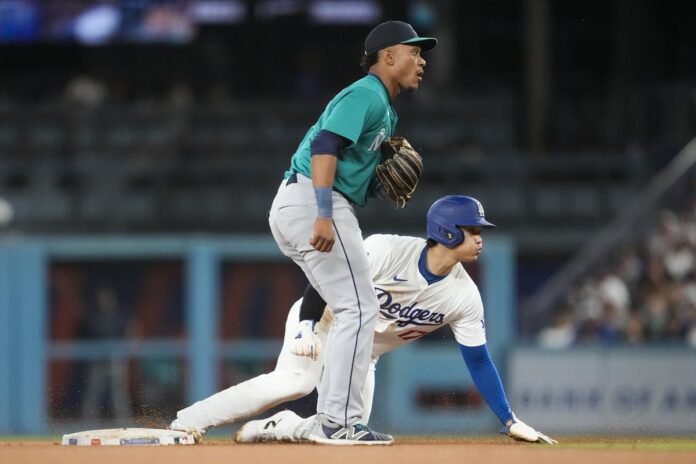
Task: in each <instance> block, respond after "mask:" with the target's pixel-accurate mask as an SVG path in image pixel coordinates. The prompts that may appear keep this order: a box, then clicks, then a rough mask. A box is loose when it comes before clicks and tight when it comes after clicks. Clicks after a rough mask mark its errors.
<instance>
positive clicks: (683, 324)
mask: <svg viewBox="0 0 696 464" xmlns="http://www.w3.org/2000/svg"><path fill="white" fill-rule="evenodd" d="M695 212H696V199H692V202H691V203H690V204H689V205H688V206H687V208H686V209H685V211H684V212H683V213H682V214H677V212H675V211H669V210H665V211H662V212H660V214H659V222H658V225H657V226H656V228H655V230H654V231H652V232H651V233H648V234H647V235H646V236H645V237H643V239H642V242H639V243H637V244H635V245H633V246H629V247H626V248H625V249H624V250H622V251H621V253H620V254H619V256H618V257H617V258H616V259H610V260H609V262H607V263H605V264H604V265H603V270H602V271H601V272H599V273H596V274H590V275H587V276H585V277H584V278H583V279H582V280H581V281H580V282H579V283H578V284H576V285H575V286H574V287H573V288H572V289H571V290H570V291H569V292H568V295H567V297H566V300H567V303H568V307H567V308H565V309H563V311H561V312H559V313H558V314H557V315H556V318H555V319H554V322H553V324H552V325H551V326H550V327H547V328H545V329H543V330H542V331H541V332H540V333H539V335H538V339H537V340H538V342H539V344H540V345H542V346H545V347H549V348H559V347H563V346H568V345H570V344H573V343H574V344H597V343H601V344H605V345H613V344H619V343H627V344H630V345H635V344H639V343H684V342H686V343H688V344H690V345H692V346H696V214H695Z"/></svg>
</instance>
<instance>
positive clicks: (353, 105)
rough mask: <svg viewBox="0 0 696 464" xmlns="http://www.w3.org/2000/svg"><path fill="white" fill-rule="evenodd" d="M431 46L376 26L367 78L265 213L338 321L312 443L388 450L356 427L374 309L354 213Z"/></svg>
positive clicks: (403, 30)
mask: <svg viewBox="0 0 696 464" xmlns="http://www.w3.org/2000/svg"><path fill="white" fill-rule="evenodd" d="M436 44H437V40H436V39H434V38H428V37H419V36H418V34H417V33H416V31H414V30H413V28H412V27H411V26H410V25H409V24H407V23H403V22H400V21H388V22H385V23H382V24H380V25H378V26H377V27H375V28H374V29H373V30H372V31H371V32H370V33H369V34H368V36H367V37H366V39H365V55H364V57H363V63H362V65H363V68H364V69H365V70H366V71H367V72H368V75H367V76H365V77H364V78H362V79H360V80H358V81H357V82H355V83H353V84H352V85H350V86H348V87H347V88H345V89H344V90H342V91H341V92H339V93H338V95H336V96H335V97H334V98H333V99H332V100H331V101H330V102H329V104H328V105H327V106H326V109H325V110H324V112H323V113H322V115H321V116H320V117H319V119H318V120H317V122H316V123H315V124H314V125H313V126H312V127H311V128H310V129H309V131H308V132H307V134H306V135H305V136H304V138H303V139H302V142H301V143H300V145H299V147H298V148H297V151H296V152H295V154H294V155H293V157H292V160H291V163H290V169H289V170H288V171H287V172H286V173H285V178H284V180H283V182H282V183H281V185H280V187H279V189H278V193H277V194H276V197H275V199H274V201H273V205H272V206H271V211H270V215H269V224H270V227H271V232H272V233H273V237H274V238H275V240H276V242H277V243H278V246H279V247H280V249H281V251H282V252H283V253H284V254H285V255H286V256H288V257H290V258H291V259H292V260H293V261H295V262H296V263H297V264H298V265H299V266H300V267H301V268H302V270H303V271H304V273H305V275H306V276H307V278H308V280H309V282H310V283H311V285H312V286H313V287H314V288H315V289H316V291H317V292H318V293H319V294H320V295H321V297H322V298H323V299H324V300H325V301H326V302H327V304H328V305H329V306H330V307H331V308H333V309H334V312H335V314H336V322H335V324H334V326H333V329H332V330H331V333H330V334H329V336H328V339H327V343H326V351H325V359H326V366H325V368H324V374H323V377H322V381H321V384H320V386H319V388H318V392H319V398H318V402H317V416H316V417H317V419H316V421H315V422H316V423H315V427H314V429H313V431H312V433H311V435H310V439H311V440H312V441H314V442H316V443H325V444H340V445H345V444H356V445H360V444H365V445H384V444H391V443H392V442H393V437H391V436H390V435H387V434H382V433H378V432H375V431H372V430H370V429H369V428H368V427H367V426H366V425H364V424H361V423H360V418H361V416H362V413H363V403H362V397H361V394H360V392H361V390H362V387H363V383H364V381H365V378H366V373H367V369H368V366H369V364H370V353H371V351H372V334H373V331H374V328H375V324H376V320H377V319H376V318H377V311H378V307H379V304H378V301H377V296H376V294H375V292H374V290H373V288H372V282H371V280H370V274H369V264H368V261H367V256H366V253H365V249H364V247H363V238H362V232H361V230H360V226H359V224H358V221H357V219H356V216H355V212H354V210H353V205H357V206H363V205H365V203H366V202H367V199H368V198H369V197H370V196H373V195H374V194H375V185H376V182H375V166H376V165H377V164H378V163H379V161H380V160H381V153H380V145H381V143H382V142H383V141H384V140H385V139H388V138H390V137H392V135H393V134H394V128H395V125H396V121H397V114H396V111H394V108H393V107H392V101H393V100H394V99H395V98H396V97H397V96H398V95H399V94H400V93H401V92H404V91H405V92H413V91H415V90H417V89H418V87H419V86H420V83H421V82H422V79H423V78H422V76H423V72H424V69H423V68H424V67H425V60H424V59H423V57H422V56H421V52H423V51H426V50H429V49H431V48H433V47H434V46H435V45H436Z"/></svg>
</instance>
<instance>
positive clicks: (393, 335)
mask: <svg viewBox="0 0 696 464" xmlns="http://www.w3.org/2000/svg"><path fill="white" fill-rule="evenodd" d="M425 246H426V241H425V240H424V239H422V238H416V237H403V236H398V235H371V236H370V237H368V238H366V239H365V250H366V251H367V253H368V261H369V263H370V271H371V274H372V280H373V282H374V286H375V291H376V292H377V298H378V300H379V304H380V308H379V314H378V320H377V327H376V328H375V339H374V346H373V349H372V357H373V358H376V357H378V356H380V355H382V354H384V353H387V352H389V351H391V350H393V349H395V348H398V347H399V346H401V345H404V344H406V343H409V342H410V341H413V340H415V339H418V338H420V337H422V336H424V335H427V334H428V333H430V332H433V331H435V330H436V329H439V328H440V327H442V326H443V325H445V324H449V325H450V327H451V328H452V331H453V332H454V337H455V338H456V340H457V342H459V343H461V344H462V345H466V346H479V345H483V344H484V343H486V331H485V323H484V315H483V303H482V302H481V294H480V293H479V290H478V287H476V284H475V283H474V281H473V280H472V279H471V277H470V276H469V274H467V272H466V270H465V269H464V266H462V265H461V263H459V264H457V265H456V266H455V267H454V268H453V269H452V271H451V272H450V273H449V275H447V276H446V277H445V278H444V279H442V280H440V281H438V282H435V283H433V284H430V285H429V284H428V282H427V281H426V280H425V278H424V277H423V275H422V274H421V272H420V271H419V269H418V261H419V258H420V256H421V253H422V252H423V249H424V247H425Z"/></svg>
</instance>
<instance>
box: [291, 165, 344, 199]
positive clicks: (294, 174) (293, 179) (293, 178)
mask: <svg viewBox="0 0 696 464" xmlns="http://www.w3.org/2000/svg"><path fill="white" fill-rule="evenodd" d="M296 183H297V173H296V172H293V173H292V174H290V177H288V180H287V182H285V186H286V187H287V186H288V185H292V184H296ZM333 191H334V192H338V193H339V194H341V196H342V197H343V198H345V199H346V200H348V203H350V204H351V205H352V204H353V202H352V201H351V199H350V198H348V197H347V196H346V194H344V193H343V192H341V191H340V190H338V189H337V188H336V187H334V188H333Z"/></svg>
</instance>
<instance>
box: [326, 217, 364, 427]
mask: <svg viewBox="0 0 696 464" xmlns="http://www.w3.org/2000/svg"><path fill="white" fill-rule="evenodd" d="M331 222H333V226H334V229H336V236H337V237H338V241H339V243H340V244H341V249H342V250H343V254H344V255H345V257H346V263H348V270H349V271H350V279H351V281H352V282H353V289H354V290H355V298H356V299H357V300H358V311H359V318H358V320H359V321H360V325H359V326H358V331H357V332H356V333H355V346H354V347H353V360H352V362H351V364H350V377H348V395H346V408H345V410H344V422H343V426H344V427H348V403H349V402H350V387H351V386H352V384H353V368H354V367H355V355H356V353H357V351H358V338H359V337H360V329H362V306H360V295H358V286H357V285H356V283H355V276H354V275H353V268H352V267H351V265H350V260H349V259H348V253H346V247H344V246H343V240H342V239H341V234H339V233H338V227H336V222H334V221H333V220H332V221H331Z"/></svg>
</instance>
